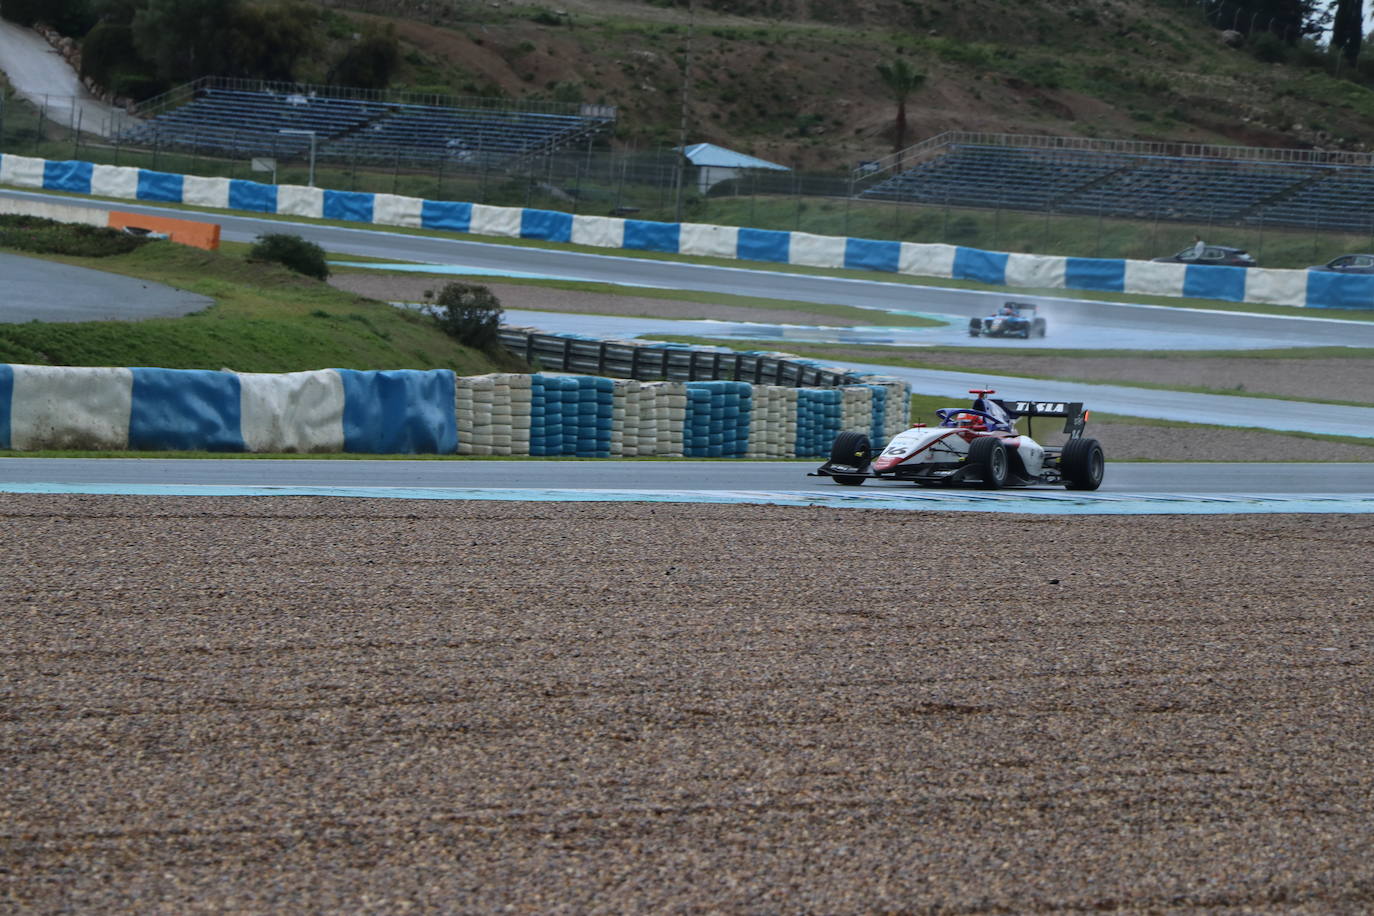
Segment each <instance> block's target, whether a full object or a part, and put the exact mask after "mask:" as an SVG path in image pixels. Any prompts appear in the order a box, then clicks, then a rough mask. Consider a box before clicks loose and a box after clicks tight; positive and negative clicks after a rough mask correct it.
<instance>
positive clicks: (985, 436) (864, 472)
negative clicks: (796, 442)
mask: <svg viewBox="0 0 1374 916" xmlns="http://www.w3.org/2000/svg"><path fill="white" fill-rule="evenodd" d="M969 393H970V394H973V395H976V397H975V398H974V401H973V405H972V406H971V407H942V408H940V409H939V410H937V411H935V413H936V415H937V416H938V417H939V418H940V424H939V425H938V426H926V425H925V424H924V423H918V424H916V425H915V426H913V427H911V428H910V429H908V430H906V431H905V432H902V433H898V434H897V435H896V436H894V437H893V438H892V440H891V441H890V442H888V443H887V445H886V446H885V447H884V448H883V449H882V450H881V451H878V450H875V449H874V448H873V447H872V445H871V443H870V442H869V439H868V436H866V435H864V434H863V433H859V432H843V433H840V434H839V435H838V436H836V437H835V443H834V445H833V446H832V447H831V449H830V459H829V460H828V461H826V462H825V464H823V465H821V466H820V467H819V468H817V469H816V470H815V471H813V472H811V476H813V477H829V478H831V479H832V480H834V481H835V482H836V483H839V484H844V485H846V486H858V485H859V484H861V483H863V482H864V481H866V480H897V481H910V482H912V483H916V484H920V485H922V486H938V485H954V484H972V485H975V486H980V487H984V488H987V489H998V488H1000V487H1012V486H1028V485H1030V484H1059V485H1062V486H1064V487H1065V488H1067V489H1070V490H1096V489H1097V488H1098V487H1100V486H1102V478H1103V475H1104V472H1105V470H1106V460H1105V458H1104V456H1103V452H1102V446H1101V445H1100V444H1099V443H1098V441H1097V440H1096V439H1089V438H1086V437H1085V436H1084V435H1083V430H1084V427H1085V425H1086V424H1087V420H1088V412H1087V411H1085V410H1084V409H1083V405H1082V403H1080V402H1077V401H1072V402H1064V401H1003V400H997V399H994V398H989V397H988V395H990V394H996V392H995V391H992V390H991V389H982V388H975V389H972V390H971V391H970V392H969ZM1033 417H1062V418H1064V420H1065V423H1064V432H1065V433H1066V434H1067V435H1068V439H1067V441H1065V442H1064V444H1063V445H1062V446H1057V447H1055V446H1044V445H1041V444H1040V443H1039V442H1036V441H1035V440H1034V439H1032V438H1031V437H1030V435H1029V428H1028V430H1027V433H1026V434H1024V435H1023V434H1022V433H1020V432H1019V431H1018V430H1017V428H1016V421H1017V420H1019V419H1022V418H1024V419H1025V420H1026V422H1027V425H1028V427H1029V423H1030V420H1031V418H1033Z"/></svg>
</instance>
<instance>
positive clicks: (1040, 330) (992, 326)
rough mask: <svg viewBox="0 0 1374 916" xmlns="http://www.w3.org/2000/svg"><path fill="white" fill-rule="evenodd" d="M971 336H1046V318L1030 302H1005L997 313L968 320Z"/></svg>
mask: <svg viewBox="0 0 1374 916" xmlns="http://www.w3.org/2000/svg"><path fill="white" fill-rule="evenodd" d="M968 333H969V336H970V337H978V336H980V335H981V336H983V337H1021V338H1027V337H1044V336H1045V319H1044V318H1041V317H1040V315H1039V314H1037V310H1036V307H1035V306H1033V305H1031V304H1030V303H1029V302H1005V303H1003V304H1002V307H1001V308H1000V309H998V311H997V314H996V315H989V316H988V317H987V318H970V319H969V320H968Z"/></svg>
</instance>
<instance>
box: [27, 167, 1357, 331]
mask: <svg viewBox="0 0 1374 916" xmlns="http://www.w3.org/2000/svg"><path fill="white" fill-rule="evenodd" d="M0 184H8V185H14V186H16V187H21V188H42V189H45V190H51V191H66V192H69V193H75V194H95V195H99V196H102V197H113V198H118V199H128V200H146V201H157V202H166V203H179V204H189V205H192V206H198V207H208V208H213V209H221V210H223V209H229V210H246V211H250V212H256V213H275V214H282V215H289V216H299V217H306V218H314V219H332V220H342V221H346V222H354V223H370V224H372V225H378V226H399V227H402V228H408V229H435V230H440V231H447V232H463V233H471V234H473V235H483V236H493V237H503V238H522V239H539V240H543V241H549V242H563V243H571V244H574V245H586V246H590V247H595V248H619V249H632V250H636V251H662V252H668V253H672V254H686V255H700V256H704V257H717V258H738V259H740V260H756V261H769V262H773V263H780V264H792V265H797V266H806V267H820V268H847V269H851V270H871V271H880V272H887V273H902V274H909V275H913V276H921V277H934V278H938V279H955V280H974V281H978V282H980V283H986V284H990V285H993V286H1008V287H1031V288H1038V289H1082V290H1096V291H1103V292H1125V293H1137V294H1143V295H1153V296H1170V297H1188V298H1198V299H1218V300H1223V301H1228V302H1255V303H1263V304H1270V305H1293V306H1300V307H1308V308H1356V309H1368V308H1374V275H1363V276H1360V275H1355V276H1347V275H1343V274H1335V273H1329V272H1322V271H1313V270H1276V269H1268V268H1258V267H1252V268H1248V269H1246V268H1239V267H1208V266H1202V265H1197V264H1171V263H1155V262H1153V261H1128V260H1125V259H1122V258H1070V257H1062V256H1057V255H1056V256H1050V255H1036V254H1019V253H1007V252H997V251H983V250H982V249H978V248H966V247H964V246H961V245H944V244H925V243H916V242H896V241H883V240H875V239H857V238H842V237H837V236H821V235H812V234H810V233H806V232H780V231H774V230H770V229H750V228H741V227H736V226H713V225H702V224H696V223H658V222H650V221H647V220H635V219H622V218H620V217H610V216H587V215H580V214H571V213H562V212H558V211H553V210H534V209H529V208H520V207H492V206H486V205H484V204H472V203H463V202H458V201H433V200H422V199H420V198H415V197H399V196H397V195H394V194H369V193H362V192H357V191H333V190H327V189H322V188H313V187H309V188H307V187H300V186H295V185H281V186H278V185H270V184H260V183H258V182H255V181H242V180H238V179H229V178H202V177H196V176H193V175H176V174H170V173H166V172H157V171H152V170H150V169H138V168H130V167H121V166H112V165H95V164H92V163H90V162H80V161H49V160H45V159H35V158H31V157H27V156H15V155H4V156H0Z"/></svg>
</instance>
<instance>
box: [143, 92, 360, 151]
mask: <svg viewBox="0 0 1374 916" xmlns="http://www.w3.org/2000/svg"><path fill="white" fill-rule="evenodd" d="M384 110H385V107H384V106H382V105H380V104H378V103H375V102H364V101H359V100H356V99H335V98H318V97H313V96H309V95H304V94H300V93H273V92H244V91H240V90H231V89H205V90H202V91H201V92H199V93H198V94H197V95H196V97H195V98H194V99H193V100H192V101H190V102H188V103H187V104H185V105H182V106H180V107H177V108H173V109H172V110H170V111H167V112H164V113H163V114H160V115H158V116H157V117H156V118H153V119H151V120H149V121H147V122H145V123H143V124H140V125H138V126H137V127H135V128H133V129H132V130H130V131H128V132H127V133H126V134H125V135H124V136H123V138H122V139H123V140H124V142H126V143H134V144H139V145H145V146H152V145H158V146H182V147H191V148H196V149H205V150H213V151H216V152H224V153H230V154H255V153H260V154H276V155H296V154H299V153H300V152H301V151H303V150H305V149H306V148H308V147H309V145H310V138H309V137H308V136H304V135H299V134H295V135H293V134H283V133H281V131H283V130H313V131H315V134H316V142H317V144H318V143H320V142H323V141H326V140H328V139H329V138H332V137H337V136H341V135H343V134H346V133H348V132H349V131H352V130H356V129H357V128H359V127H362V126H363V125H365V124H367V123H368V122H370V121H372V120H373V119H374V118H376V117H378V116H379V115H380V114H382V113H383V111H384Z"/></svg>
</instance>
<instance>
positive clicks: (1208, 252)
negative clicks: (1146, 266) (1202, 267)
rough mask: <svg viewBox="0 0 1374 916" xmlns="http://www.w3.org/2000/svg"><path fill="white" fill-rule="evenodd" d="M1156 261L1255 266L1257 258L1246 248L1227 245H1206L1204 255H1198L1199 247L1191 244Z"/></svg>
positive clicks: (1216, 265)
mask: <svg viewBox="0 0 1374 916" xmlns="http://www.w3.org/2000/svg"><path fill="white" fill-rule="evenodd" d="M1155 260H1156V261H1163V262H1169V263H1173V264H1206V265H1208V266H1209V267H1254V266H1256V265H1255V259H1254V257H1253V256H1252V255H1251V254H1250V252H1248V251H1246V250H1245V249H1244V248H1228V247H1227V246H1225V245H1206V246H1203V249H1202V257H1198V256H1197V247H1196V246H1194V245H1189V246H1188V247H1187V248H1185V249H1183V250H1182V251H1180V252H1178V253H1177V254H1171V255H1169V256H1168V257H1164V258H1155Z"/></svg>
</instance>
